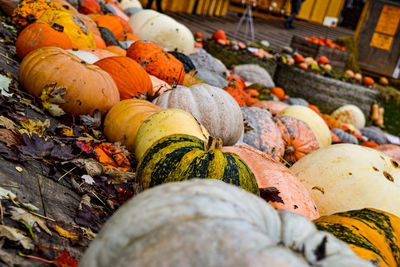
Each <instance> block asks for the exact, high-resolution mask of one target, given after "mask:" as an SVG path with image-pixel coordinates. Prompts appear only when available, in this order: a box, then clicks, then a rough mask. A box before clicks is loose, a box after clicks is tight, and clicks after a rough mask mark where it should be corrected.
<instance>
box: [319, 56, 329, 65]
mask: <svg viewBox="0 0 400 267" xmlns="http://www.w3.org/2000/svg"><path fill="white" fill-rule="evenodd" d="M317 62H318V64H322V65H325V64H328V63H329V59H328V58H327V57H326V56H321V57H319V58H318V59H317Z"/></svg>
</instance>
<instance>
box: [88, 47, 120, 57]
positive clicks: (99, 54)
mask: <svg viewBox="0 0 400 267" xmlns="http://www.w3.org/2000/svg"><path fill="white" fill-rule="evenodd" d="M81 50H82V51H87V52H90V53H92V54H94V55H96V56H97V57H98V58H99V59H103V58H108V57H116V56H118V55H117V54H115V53H113V52H110V51H108V50H106V49H102V48H82V49H81Z"/></svg>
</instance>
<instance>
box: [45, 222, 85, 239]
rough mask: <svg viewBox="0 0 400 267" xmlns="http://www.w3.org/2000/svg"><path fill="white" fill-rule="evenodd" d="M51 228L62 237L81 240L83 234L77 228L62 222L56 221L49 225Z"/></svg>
mask: <svg viewBox="0 0 400 267" xmlns="http://www.w3.org/2000/svg"><path fill="white" fill-rule="evenodd" d="M50 225H51V227H52V228H53V229H54V230H55V231H56V232H57V233H58V234H59V235H60V236H62V237H65V238H69V239H73V240H79V239H82V238H83V235H84V232H83V230H82V229H81V228H80V227H78V226H72V225H68V224H66V223H64V222H61V221H57V222H55V223H54V222H53V223H51V224H50Z"/></svg>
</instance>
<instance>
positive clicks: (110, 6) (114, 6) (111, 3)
mask: <svg viewBox="0 0 400 267" xmlns="http://www.w3.org/2000/svg"><path fill="white" fill-rule="evenodd" d="M118 1H119V0H118ZM105 2H106V4H105V6H106V9H107V10H108V11H109V12H110V13H112V14H115V15H116V16H118V17H120V18H122V19H124V20H126V21H128V20H129V16H128V15H127V14H125V12H124V11H123V10H122V9H121V8H120V7H119V6H118V3H117V0H105Z"/></svg>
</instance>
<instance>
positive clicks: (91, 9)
mask: <svg viewBox="0 0 400 267" xmlns="http://www.w3.org/2000/svg"><path fill="white" fill-rule="evenodd" d="M78 11H79V12H80V13H82V14H92V13H95V14H102V13H103V12H102V11H101V6H100V4H99V2H97V0H83V1H82V4H81V6H80V7H79V9H78Z"/></svg>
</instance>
